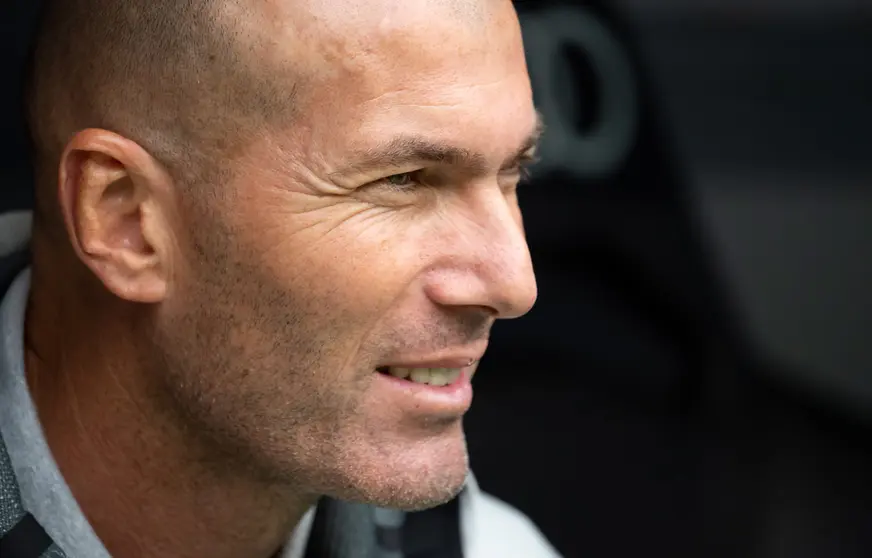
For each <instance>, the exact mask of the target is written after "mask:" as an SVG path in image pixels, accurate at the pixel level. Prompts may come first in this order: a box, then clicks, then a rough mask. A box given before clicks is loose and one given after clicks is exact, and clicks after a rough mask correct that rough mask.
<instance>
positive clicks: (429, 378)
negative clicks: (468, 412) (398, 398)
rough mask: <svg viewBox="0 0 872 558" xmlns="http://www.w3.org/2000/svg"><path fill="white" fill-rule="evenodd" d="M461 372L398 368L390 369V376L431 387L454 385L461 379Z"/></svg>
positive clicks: (458, 370)
mask: <svg viewBox="0 0 872 558" xmlns="http://www.w3.org/2000/svg"><path fill="white" fill-rule="evenodd" d="M460 372H461V369H460V368H400V367H397V366H391V367H390V368H388V374H390V375H391V376H394V377H397V378H404V379H408V380H410V381H412V382H415V383H416V384H428V385H431V386H447V385H449V384H453V383H454V382H455V381H457V378H459V377H460Z"/></svg>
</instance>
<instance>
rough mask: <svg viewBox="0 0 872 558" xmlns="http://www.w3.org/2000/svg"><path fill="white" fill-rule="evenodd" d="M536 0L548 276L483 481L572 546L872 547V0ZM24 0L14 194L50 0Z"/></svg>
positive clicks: (21, 175)
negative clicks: (26, 79)
mask: <svg viewBox="0 0 872 558" xmlns="http://www.w3.org/2000/svg"><path fill="white" fill-rule="evenodd" d="M518 9H519V12H520V14H521V20H522V25H523V28H524V36H525V42H526V48H527V55H528V62H529V65H530V72H531V76H532V79H533V85H534V91H535V96H536V103H537V105H538V107H539V109H540V110H541V112H542V113H543V115H544V117H545V120H546V123H547V124H548V130H547V132H546V135H545V138H544V142H543V147H542V156H543V158H542V162H541V163H540V164H539V165H538V166H537V167H536V168H535V169H534V175H533V179H532V180H531V182H530V183H529V184H528V185H526V186H525V187H524V189H523V190H522V204H523V207H524V210H525V219H526V224H527V229H528V235H529V241H530V245H531V249H532V253H533V257H534V260H535V263H536V265H537V270H538V277H539V286H540V299H539V302H538V304H537V306H536V308H535V309H534V310H533V312H531V313H530V314H529V316H527V317H525V318H524V319H522V320H518V321H516V322H512V323H505V324H500V325H499V326H498V327H497V329H496V330H495V332H494V336H493V341H492V345H491V349H490V351H489V354H488V356H487V357H486V359H485V361H484V363H483V365H482V368H481V372H480V374H478V375H477V377H476V382H477V388H476V402H475V405H473V410H472V411H471V412H470V415H469V417H468V420H467V430H468V437H469V444H470V451H471V456H472V464H473V468H474V469H475V471H476V473H477V476H478V477H479V481H480V483H481V485H482V486H483V487H484V488H485V489H486V490H488V491H490V492H492V493H494V494H496V495H498V496H499V497H501V498H503V499H504V500H507V501H509V502H511V503H512V504H514V505H515V506H517V507H519V508H521V509H522V510H523V511H524V512H526V513H527V514H528V515H530V516H531V517H532V519H533V520H534V521H535V522H536V523H537V524H539V525H540V527H541V528H542V530H543V531H544V532H545V534H546V535H547V536H548V538H549V539H550V540H551V541H552V542H553V543H554V544H555V546H557V547H558V549H559V550H560V551H561V552H562V553H563V554H564V555H565V556H567V557H568V558H574V557H596V558H600V557H618V558H623V557H627V558H630V557H633V558H635V557H638V556H640V555H643V556H646V557H648V558H653V557H661V556H662V557H669V558H675V557H684V556H687V557H731V558H781V557H784V558H854V557H861V556H862V557H868V556H872V343H870V342H868V341H870V332H872V318H870V316H872V288H870V285H872V250H870V246H872V161H870V151H872V132H870V131H872V2H869V1H868V0H733V1H731V2H726V1H724V0H705V1H704V0H656V1H655V0H615V1H613V2H612V1H608V0H601V1H591V2H584V1H577V2H573V1H558V0H554V1H550V2H548V1H532V0H527V1H523V2H518ZM2 10H3V12H2V13H3V16H2V21H0V25H2V37H0V41H2V50H0V52H2V53H3V54H2V55H3V58H2V63H3V64H4V65H5V66H4V72H5V75H6V76H7V80H6V83H7V85H5V86H4V87H2V88H0V92H2V93H0V94H2V95H3V97H0V100H2V101H3V105H2V108H3V110H2V113H0V119H2V120H0V121H2V122H3V131H4V132H6V133H4V134H2V136H0V142H2V149H0V180H2V182H0V183H2V189H0V211H5V210H8V209H12V208H26V207H28V206H29V205H30V192H29V169H28V167H27V163H26V161H27V150H26V142H25V141H24V140H25V135H24V132H23V129H22V124H21V120H20V118H21V114H20V110H19V108H18V107H19V99H18V95H19V84H18V83H17V81H16V80H17V79H18V75H19V70H20V67H21V64H22V62H23V59H24V54H25V52H26V44H27V35H28V32H29V27H28V26H29V25H30V22H32V17H33V14H34V13H35V10H36V3H34V2H30V1H25V0H17V1H16V0H7V1H6V3H5V5H4V7H3V8H2ZM7 130H8V132H7ZM494 558H498V557H494Z"/></svg>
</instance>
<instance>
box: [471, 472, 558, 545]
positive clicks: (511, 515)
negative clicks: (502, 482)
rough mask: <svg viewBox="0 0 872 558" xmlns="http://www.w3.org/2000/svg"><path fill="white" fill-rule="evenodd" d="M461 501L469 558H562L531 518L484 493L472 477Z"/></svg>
mask: <svg viewBox="0 0 872 558" xmlns="http://www.w3.org/2000/svg"><path fill="white" fill-rule="evenodd" d="M460 498H461V501H460V510H461V512H460V513H461V526H460V529H461V534H462V537H463V547H464V548H463V551H464V552H463V553H464V557H465V558H489V557H493V556H499V557H500V558H560V554H559V553H558V552H557V551H556V550H555V549H554V547H553V546H551V543H549V542H548V540H547V539H546V538H545V536H544V535H543V534H542V532H541V531H540V530H539V528H538V527H536V525H535V524H534V523H533V522H532V521H531V520H530V518H529V517H527V516H526V515H524V514H523V513H521V512H520V511H519V510H517V509H515V508H514V507H512V506H510V505H509V504H507V503H506V502H503V501H502V500H500V499H499V498H496V497H494V496H491V495H490V494H487V493H485V492H482V491H481V489H480V488H479V487H478V484H477V483H476V481H475V478H474V477H473V476H472V475H470V477H469V479H468V481H467V484H466V490H464V492H463V493H462V494H461V496H460Z"/></svg>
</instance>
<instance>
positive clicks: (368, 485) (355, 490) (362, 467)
mask: <svg viewBox="0 0 872 558" xmlns="http://www.w3.org/2000/svg"><path fill="white" fill-rule="evenodd" d="M351 453H352V454H357V455H356V457H357V459H355V460H354V461H356V463H346V464H345V465H348V467H342V468H343V469H346V470H345V471H344V472H340V473H339V474H340V475H341V476H342V477H344V481H345V482H343V483H342V484H344V485H345V489H340V490H337V491H331V492H334V493H333V494H331V496H334V497H337V498H339V499H342V500H347V501H353V502H358V503H365V504H371V505H374V506H379V507H384V508H394V509H400V510H404V511H419V510H424V509H428V508H433V507H436V506H439V505H441V504H444V503H445V502H448V501H450V500H452V499H454V498H455V497H456V496H457V495H458V494H459V493H460V491H461V490H462V489H463V487H464V484H465V483H466V478H467V476H468V474H469V458H468V454H467V451H466V440H465V439H464V437H463V433H462V431H461V432H460V434H459V436H458V435H454V436H451V437H450V438H443V439H438V440H427V441H418V442H416V443H405V444H392V447H390V448H384V447H383V446H382V447H379V448H378V449H375V448H371V447H370V448H368V451H364V452H351ZM361 453H364V454H366V455H361ZM348 457H353V456H352V455H349V456H348ZM343 473H344V474H343Z"/></svg>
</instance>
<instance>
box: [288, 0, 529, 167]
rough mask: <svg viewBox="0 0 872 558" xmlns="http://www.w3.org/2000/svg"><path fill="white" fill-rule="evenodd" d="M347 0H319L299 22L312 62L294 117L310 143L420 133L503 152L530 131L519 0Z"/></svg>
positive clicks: (327, 149) (357, 142)
mask: <svg viewBox="0 0 872 558" xmlns="http://www.w3.org/2000/svg"><path fill="white" fill-rule="evenodd" d="M327 4H330V5H331V6H332V9H331V10H330V11H329V13H324V14H322V13H320V12H319V11H318V9H320V8H321V7H324V9H325V10H326V7H325V6H326V5H327ZM339 4H341V5H344V4H348V5H349V8H348V9H347V10H342V9H336V6H337V3H336V2H333V1H330V0H320V4H318V5H316V6H315V9H314V10H313V11H311V12H309V13H307V15H306V16H305V18H309V19H308V20H307V21H308V22H309V23H308V24H305V25H299V29H298V30H297V31H296V32H295V35H296V37H297V38H298V39H299V38H302V37H306V40H305V41H303V43H305V44H304V45H302V48H303V49H304V55H303V57H302V58H303V59H305V60H306V64H307V66H308V67H309V68H310V69H311V73H310V77H309V78H307V80H306V81H307V84H306V86H305V88H304V91H302V92H301V95H300V97H299V99H298V101H299V102H300V103H301V107H300V108H301V111H300V112H299V113H298V114H299V115H300V121H298V122H296V123H294V126H293V127H294V129H295V132H294V135H295V136H296V139H297V140H298V141H303V142H305V144H306V148H307V149H312V150H318V151H319V152H321V153H323V154H325V155H327V154H333V155H334V156H335V157H340V156H341V154H342V152H343V151H344V150H350V149H354V150H359V149H366V148H367V147H369V146H371V145H372V144H373V143H376V142H383V141H384V140H385V139H389V138H390V137H392V136H396V135H401V134H417V135H426V136H427V137H428V138H430V139H433V140H434V141H444V142H451V143H453V144H456V145H458V146H460V147H464V148H468V149H472V150H475V151H477V152H482V153H484V154H485V155H489V154H488V153H485V152H486V151H487V150H490V151H492V152H493V157H494V158H498V157H501V156H503V155H504V153H502V152H503V151H505V150H511V149H516V148H517V143H519V142H521V141H523V138H524V137H525V136H526V135H527V134H528V133H529V132H530V129H531V127H532V126H533V125H534V123H535V111H534V109H533V102H532V93H531V91H530V84H529V78H528V76H527V68H526V64H525V61H524V51H523V45H522V42H521V33H520V27H519V25H518V22H517V18H516V15H515V12H514V9H513V7H512V5H511V2H509V1H503V0H472V1H471V2H466V1H465V0H446V1H444V2H440V1H433V0H396V1H392V2H389V1H386V0H379V1H377V2H375V3H373V4H369V3H364V2H345V1H343V2H339ZM360 6H364V7H365V8H366V9H360ZM297 21H298V22H299V21H300V20H299V19H298V20H297ZM294 42H297V43H298V44H299V42H298V41H294ZM296 54H297V60H300V59H301V58H300V56H299V55H300V54H301V52H299V51H298V52H297V53H296Z"/></svg>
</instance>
